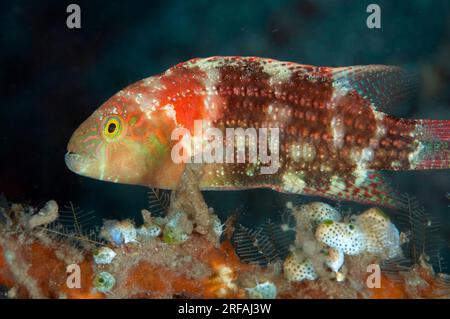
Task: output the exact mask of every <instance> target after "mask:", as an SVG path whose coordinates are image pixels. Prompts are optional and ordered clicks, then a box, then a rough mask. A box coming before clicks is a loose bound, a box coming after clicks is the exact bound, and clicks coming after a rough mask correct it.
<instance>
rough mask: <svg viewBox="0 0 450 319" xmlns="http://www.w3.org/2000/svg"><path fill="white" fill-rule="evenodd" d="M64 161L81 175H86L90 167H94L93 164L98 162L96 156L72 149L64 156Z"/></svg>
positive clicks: (69, 167)
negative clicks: (75, 151)
mask: <svg viewBox="0 0 450 319" xmlns="http://www.w3.org/2000/svg"><path fill="white" fill-rule="evenodd" d="M64 161H65V163H66V166H67V168H68V169H70V170H71V171H72V172H74V173H76V174H80V175H86V173H87V172H88V171H89V168H90V167H92V164H94V163H95V162H96V160H95V159H94V158H90V157H87V156H83V155H80V154H78V153H74V152H71V151H68V152H67V153H66V155H65V156H64Z"/></svg>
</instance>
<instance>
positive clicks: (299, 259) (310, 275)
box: [283, 253, 317, 281]
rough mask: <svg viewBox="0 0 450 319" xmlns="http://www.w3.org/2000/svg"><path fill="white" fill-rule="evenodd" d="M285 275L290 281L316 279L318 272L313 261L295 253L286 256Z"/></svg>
mask: <svg viewBox="0 0 450 319" xmlns="http://www.w3.org/2000/svg"><path fill="white" fill-rule="evenodd" d="M283 271H284V276H285V277H286V279H287V280H289V281H303V280H316V279H317V274H316V271H315V270H314V266H313V264H312V262H311V261H310V260H309V259H307V258H306V257H304V256H299V255H297V254H295V253H293V254H290V255H289V256H288V257H286V259H285V261H284V263H283Z"/></svg>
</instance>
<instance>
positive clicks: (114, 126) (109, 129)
mask: <svg viewBox="0 0 450 319" xmlns="http://www.w3.org/2000/svg"><path fill="white" fill-rule="evenodd" d="M116 127H117V126H116V124H114V123H109V125H108V133H110V134H112V133H114V131H115V130H116Z"/></svg>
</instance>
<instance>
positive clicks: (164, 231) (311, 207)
mask: <svg viewBox="0 0 450 319" xmlns="http://www.w3.org/2000/svg"><path fill="white" fill-rule="evenodd" d="M196 174H198V172H196V171H195V169H191V170H188V171H187V172H186V174H185V176H184V182H183V184H182V185H181V186H180V188H179V189H177V190H175V191H173V192H172V194H171V195H170V204H169V203H167V200H164V198H166V197H164V196H162V197H161V198H162V199H163V200H162V202H164V203H165V204H164V203H163V204H164V205H166V204H167V206H166V207H165V208H164V209H161V211H163V212H164V213H165V215H164V216H160V214H158V212H156V213H155V211H148V210H145V209H144V210H142V212H141V213H142V217H143V221H144V222H143V224H142V225H140V226H139V225H136V224H135V222H134V221H131V220H123V221H117V220H110V221H104V223H103V227H102V229H101V230H100V231H99V234H100V237H101V239H99V238H98V237H97V236H96V235H94V236H88V235H86V234H85V233H84V232H83V230H82V227H81V224H80V222H81V221H82V218H79V217H78V216H77V209H75V207H74V206H73V205H72V204H71V205H70V208H69V211H70V214H71V216H72V218H71V219H70V218H69V219H70V220H72V221H73V223H74V226H73V227H67V226H66V227H62V226H61V225H60V223H63V224H64V222H67V219H63V218H62V217H64V215H65V213H64V212H65V211H64V210H60V211H59V213H58V209H57V207H58V206H57V204H56V202H54V201H50V202H48V203H47V204H46V205H45V206H44V208H43V209H41V210H40V211H39V212H37V213H36V211H37V210H36V209H34V208H32V207H30V206H26V205H20V204H12V205H11V204H9V203H7V201H6V200H2V201H1V205H0V217H1V218H0V287H1V286H4V287H7V289H8V294H7V295H8V297H9V298H30V297H31V298H423V297H425V298H448V297H450V277H449V276H447V275H444V274H436V273H435V271H434V270H433V267H432V266H431V264H430V260H431V259H430V256H428V255H427V254H426V252H427V251H425V250H424V249H422V250H420V249H419V247H422V248H424V247H431V246H430V240H429V239H430V238H429V236H428V233H427V231H426V230H427V229H426V227H430V225H434V222H433V223H431V222H430V220H429V219H428V218H426V216H425V215H424V214H423V212H422V211H421V210H419V209H418V208H417V207H416V206H417V205H416V203H415V202H414V201H413V200H410V198H408V200H409V207H410V211H409V212H408V214H407V215H406V219H407V220H408V222H409V225H410V226H411V227H409V228H408V229H406V233H405V232H403V231H404V230H403V229H402V231H401V232H400V231H399V230H398V229H397V226H396V223H394V222H393V221H392V220H391V219H389V217H387V216H386V215H385V214H384V212H383V211H381V210H380V209H378V208H370V209H368V210H366V211H364V212H362V213H360V214H348V213H346V214H343V213H342V211H340V209H339V210H338V209H336V208H334V207H332V206H330V205H328V204H326V203H321V202H313V203H308V204H304V205H300V206H297V205H293V204H290V205H287V206H288V210H289V214H287V217H288V219H289V220H288V221H286V222H282V223H274V222H271V221H268V222H267V223H265V224H264V225H262V226H261V227H259V228H257V229H256V230H252V229H248V228H246V227H243V226H241V225H236V223H235V219H234V218H233V217H232V218H230V220H228V221H227V222H225V223H224V224H222V223H221V221H220V220H219V218H218V217H217V216H216V215H215V214H214V213H213V210H212V209H211V208H209V207H208V206H207V204H206V203H205V201H204V200H203V196H202V194H201V192H200V191H199V190H198V188H197V185H196V183H195V181H196V180H198V178H197V175H196ZM154 204H155V202H154V201H153V202H152V205H150V206H151V209H153V207H154ZM55 219H56V221H55ZM60 219H61V221H60ZM233 224H234V225H233ZM224 225H226V226H224ZM424 225H425V226H424ZM424 227H425V228H424ZM233 233H234V234H233ZM223 237H224V238H223ZM222 239H223V240H222ZM425 239H426V240H425ZM80 243H81V244H80ZM433 247H434V246H433ZM433 249H434V248H433ZM240 257H241V258H240ZM380 266H381V267H380ZM377 269H378V270H379V272H376V271H377ZM374 270H375V272H374ZM438 270H440V269H438ZM374 276H375V277H374Z"/></svg>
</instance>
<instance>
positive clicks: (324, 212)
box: [300, 202, 341, 226]
mask: <svg viewBox="0 0 450 319" xmlns="http://www.w3.org/2000/svg"><path fill="white" fill-rule="evenodd" d="M300 211H301V212H302V213H303V214H306V215H307V216H308V218H309V219H310V220H311V223H312V224H313V226H317V225H319V224H320V223H322V222H324V221H326V220H332V221H336V222H337V221H340V220H341V214H340V213H339V212H338V211H337V210H336V209H335V208H334V207H332V206H330V205H328V204H327V203H321V202H312V203H308V204H305V205H302V206H300Z"/></svg>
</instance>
